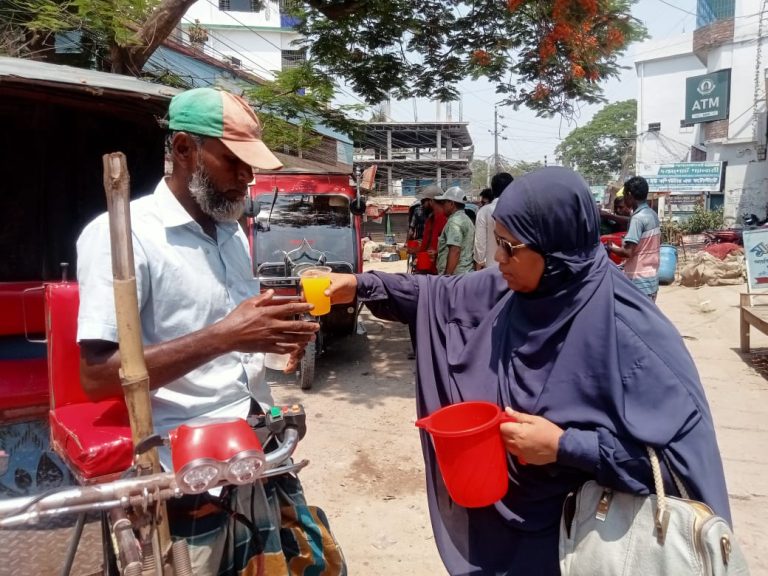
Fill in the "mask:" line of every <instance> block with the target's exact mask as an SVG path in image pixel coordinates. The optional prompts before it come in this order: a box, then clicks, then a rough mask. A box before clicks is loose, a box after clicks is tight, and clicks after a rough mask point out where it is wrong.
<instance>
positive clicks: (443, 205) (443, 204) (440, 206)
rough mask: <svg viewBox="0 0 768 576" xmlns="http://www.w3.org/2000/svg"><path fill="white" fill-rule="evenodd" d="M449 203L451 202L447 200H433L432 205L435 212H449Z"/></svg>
mask: <svg viewBox="0 0 768 576" xmlns="http://www.w3.org/2000/svg"><path fill="white" fill-rule="evenodd" d="M448 204H449V202H448V201H447V200H443V201H438V200H433V201H432V205H433V206H434V207H435V212H439V213H441V214H446V215H447V214H449V212H448Z"/></svg>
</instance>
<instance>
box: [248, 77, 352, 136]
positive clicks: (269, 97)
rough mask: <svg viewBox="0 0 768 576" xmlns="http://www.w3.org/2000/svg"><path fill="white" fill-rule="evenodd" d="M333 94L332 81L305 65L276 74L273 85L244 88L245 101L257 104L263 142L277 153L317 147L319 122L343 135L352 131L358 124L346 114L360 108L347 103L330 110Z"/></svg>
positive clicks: (271, 83)
mask: <svg viewBox="0 0 768 576" xmlns="http://www.w3.org/2000/svg"><path fill="white" fill-rule="evenodd" d="M334 92H335V85H334V83H333V81H332V80H331V79H330V78H329V77H328V76H325V75H323V74H321V73H318V72H317V71H316V70H314V69H313V68H312V66H310V65H309V64H307V63H305V64H302V65H301V66H296V67H295V68H288V69H286V70H283V71H282V72H278V73H277V75H276V77H275V80H274V82H270V83H267V84H263V85H261V86H257V87H255V88H254V87H249V88H247V89H246V95H247V96H248V98H249V99H250V100H251V101H252V102H256V103H257V104H256V105H255V108H256V111H257V112H258V114H259V118H261V120H262V123H263V137H264V141H265V142H266V144H267V146H270V147H274V148H275V149H278V150H279V149H282V148H285V147H288V148H290V149H292V150H308V149H311V148H314V147H316V146H318V145H319V144H320V142H321V140H322V139H321V138H320V137H318V136H316V135H314V133H313V127H314V125H315V124H317V123H318V122H322V123H323V124H324V125H325V126H328V127H330V128H334V129H336V130H338V131H339V132H343V133H346V134H351V133H353V132H354V130H355V129H356V127H357V122H355V121H353V120H351V119H349V118H348V117H347V114H348V113H351V112H359V111H360V110H361V108H362V107H361V106H360V105H357V104H350V105H344V106H335V107H333V108H332V107H331V101H332V100H333V95H334Z"/></svg>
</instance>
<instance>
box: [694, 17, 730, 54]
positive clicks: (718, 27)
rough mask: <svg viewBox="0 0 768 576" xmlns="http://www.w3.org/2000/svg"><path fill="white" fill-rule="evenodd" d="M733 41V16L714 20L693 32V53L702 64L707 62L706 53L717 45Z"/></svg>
mask: <svg viewBox="0 0 768 576" xmlns="http://www.w3.org/2000/svg"><path fill="white" fill-rule="evenodd" d="M732 41H733V18H727V19H724V20H716V21H715V22H713V23H712V24H710V25H709V26H704V27H702V28H699V29H697V30H694V32H693V53H694V54H696V57H697V58H698V59H699V60H701V62H702V63H703V64H706V63H707V53H708V52H709V51H710V50H711V49H712V48H716V47H717V46H722V45H723V44H727V43H729V42H732Z"/></svg>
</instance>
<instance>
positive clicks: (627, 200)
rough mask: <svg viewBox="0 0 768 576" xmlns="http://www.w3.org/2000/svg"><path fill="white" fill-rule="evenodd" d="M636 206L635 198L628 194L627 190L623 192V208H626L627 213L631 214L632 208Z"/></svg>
mask: <svg viewBox="0 0 768 576" xmlns="http://www.w3.org/2000/svg"><path fill="white" fill-rule="evenodd" d="M635 208H637V200H635V199H634V198H633V197H632V194H629V193H628V192H625V193H624V210H626V212H627V214H628V215H629V214H631V213H632V210H634V209H635Z"/></svg>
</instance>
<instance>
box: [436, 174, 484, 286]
mask: <svg viewBox="0 0 768 576" xmlns="http://www.w3.org/2000/svg"><path fill="white" fill-rule="evenodd" d="M466 200H467V199H466V195H465V194H464V190H462V189H461V188H459V187H458V186H451V187H450V188H448V190H446V191H445V193H444V194H443V195H442V196H436V197H435V203H436V205H437V210H438V211H442V212H443V214H445V216H446V217H447V218H448V221H447V222H446V224H445V228H443V233H442V234H440V240H439V241H438V244H437V273H438V274H446V275H447V276H451V275H454V274H464V273H465V272H471V271H472V270H473V268H474V267H473V265H472V247H473V245H474V241H475V226H474V224H472V220H470V219H469V216H467V213H466V212H465V211H464V205H465V203H466Z"/></svg>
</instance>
